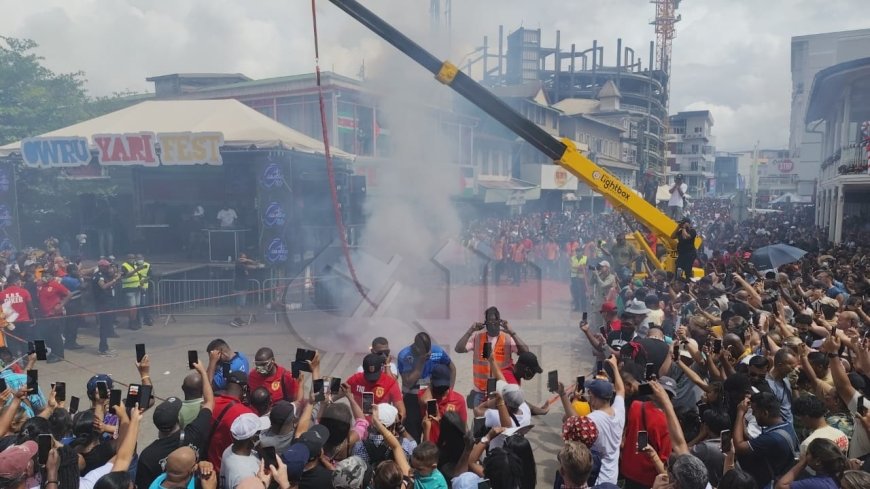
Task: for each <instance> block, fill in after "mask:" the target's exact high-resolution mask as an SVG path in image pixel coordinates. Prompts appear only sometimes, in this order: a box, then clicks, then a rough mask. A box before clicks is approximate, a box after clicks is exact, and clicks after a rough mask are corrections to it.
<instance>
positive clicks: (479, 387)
mask: <svg viewBox="0 0 870 489" xmlns="http://www.w3.org/2000/svg"><path fill="white" fill-rule="evenodd" d="M484 330H485V331H484ZM487 344H488V345H489V346H486V345H487ZM453 349H454V351H455V352H456V353H468V352H469V351H470V352H472V354H473V356H472V375H473V379H474V386H473V387H472V389H471V392H470V393H469V395H468V398H467V402H468V404H469V406H470V407H472V408H473V407H475V406H477V405H478V404H480V403H481V402H483V400H484V399H485V398H486V379H488V378H489V377H492V375H491V372H490V362H489V358H488V357H485V355H484V353H485V351H484V350H486V352H487V353H488V354H489V355H491V356H492V358H493V359H494V361H495V365H496V368H498V369H499V370H503V369H505V368H508V367H509V366H510V365H512V364H513V357H514V354H520V353H523V352H527V351H529V347H528V346H527V345H526V344H525V342H523V340H522V339H520V338H519V336H517V333H516V332H515V331H514V330H513V329H512V328H511V327H510V324H508V322H507V321H505V320H503V319H502V318H501V313H500V312H499V311H498V308H496V307H490V308H488V309H487V310H486V311H485V312H484V322H482V323H474V324H473V325H471V327H470V328H469V329H468V331H466V332H465V334H463V335H462V336H461V337H460V338H459V340H458V341H457V342H456V346H455V347H454V348H453Z"/></svg>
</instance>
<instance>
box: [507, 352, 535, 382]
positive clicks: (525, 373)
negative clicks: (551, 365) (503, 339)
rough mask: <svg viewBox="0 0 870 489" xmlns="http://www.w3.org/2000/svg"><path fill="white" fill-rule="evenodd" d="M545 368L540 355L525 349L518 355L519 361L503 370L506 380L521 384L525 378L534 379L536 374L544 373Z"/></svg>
mask: <svg viewBox="0 0 870 489" xmlns="http://www.w3.org/2000/svg"><path fill="white" fill-rule="evenodd" d="M543 372H544V369H542V368H541V364H540V363H538V357H537V355H535V354H534V353H532V352H530V351H524V352H522V353H520V354H519V355H518V356H517V363H515V364H513V365H508V366H507V367H505V368H503V369H502V370H501V373H502V375H503V376H504V380H505V382H507V383H508V384H516V385H520V383H522V381H523V380H532V379H533V378H534V377H535V374H540V373H543Z"/></svg>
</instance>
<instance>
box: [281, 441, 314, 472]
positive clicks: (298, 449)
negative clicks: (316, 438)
mask: <svg viewBox="0 0 870 489" xmlns="http://www.w3.org/2000/svg"><path fill="white" fill-rule="evenodd" d="M309 458H310V453H309V452H308V446H307V445H305V443H294V444H292V445H290V448H288V449H287V450H284V453H282V454H281V460H283V461H284V464H285V465H287V478H288V479H290V480H291V481H298V480H299V479H301V478H302V472H303V471H304V470H305V464H307V463H308V459H309Z"/></svg>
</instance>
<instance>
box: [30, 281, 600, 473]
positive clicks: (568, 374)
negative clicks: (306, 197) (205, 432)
mask: <svg viewBox="0 0 870 489" xmlns="http://www.w3.org/2000/svg"><path fill="white" fill-rule="evenodd" d="M445 295H448V294H441V295H440V297H444V296H445ZM449 297H450V300H449V302H447V304H449V307H448V308H447V309H448V311H447V312H449V314H424V315H430V316H432V315H434V316H437V318H436V319H425V318H423V319H415V318H406V317H405V316H404V315H402V310H401V309H400V310H399V311H390V312H389V313H385V314H386V315H387V317H377V318H368V319H354V320H347V319H344V318H336V317H335V316H331V315H328V314H323V313H312V312H297V313H294V314H292V315H291V316H290V317H289V318H287V319H285V318H283V317H277V318H276V317H275V314H271V313H267V312H266V311H260V312H259V313H258V321H256V322H255V323H253V324H252V325H251V326H249V327H246V328H241V329H237V328H231V327H230V326H229V324H228V321H229V317H227V316H179V317H177V318H176V321H175V322H170V323H169V324H168V325H166V326H164V325H163V324H162V321H161V323H160V324H159V325H157V326H153V327H150V328H149V327H146V328H143V329H142V330H140V331H129V330H126V329H124V328H119V330H118V332H119V334H120V335H121V338H119V339H114V340H112V341H111V345H112V347H113V348H115V349H116V350H118V352H119V355H118V357H116V358H103V357H99V356H97V355H96V345H97V338H96V337H95V336H94V335H95V333H96V328H94V327H93V326H91V327H89V328H85V329H83V330H82V338H81V339H80V343H82V344H83V345H86V346H87V348H85V349H83V350H78V351H68V352H67V355H66V356H67V360H68V361H67V362H61V363H56V364H52V365H48V364H44V363H42V362H40V364H39V365H38V366H37V368H38V369H39V371H40V374H39V377H40V380H41V381H42V382H43V384H44V385H47V384H48V383H49V382H53V381H65V382H67V391H68V394H67V395H68V396H69V395H78V396H79V397H83V394H84V385H85V382H86V381H87V379H88V378H89V377H90V376H91V375H93V374H94V373H96V372H100V373H108V374H110V375H112V377H113V378H115V379H117V380H118V381H121V382H125V383H128V382H133V381H136V380H138V377H137V373H136V369H135V366H134V361H135V353H134V348H133V346H134V344H135V343H140V342H141V343H146V345H147V350H148V354H149V356H150V357H151V364H152V372H151V376H152V380H153V382H154V384H155V391H154V392H155V395H157V396H160V397H167V396H170V395H176V396H180V395H181V388H180V385H181V380H182V378H183V377H184V376H185V375H186V374H187V373H188V370H187V350H191V349H196V350H199V351H200V358H205V353H204V351H205V347H206V345H207V344H208V342H209V341H211V340H212V339H214V338H218V337H220V338H224V339H225V340H226V341H227V342H228V343H229V344H230V345H231V346H232V347H233V348H234V349H236V350H238V351H242V352H244V353H245V354H246V355H248V357H249V358H251V359H252V357H253V354H254V352H255V351H256V350H257V349H258V348H260V347H262V346H266V345H268V346H270V347H271V348H272V349H273V350H275V352H276V356H277V357H278V359H279V361H281V362H284V364H285V365H286V364H289V361H290V357H291V355H293V354H294V353H295V349H296V348H297V347H298V346H306V345H307V346H314V347H316V348H317V349H319V350H321V351H322V352H323V353H322V356H323V360H322V365H323V367H322V369H323V370H322V371H323V372H324V373H325V374H330V373H334V374H336V375H339V376H341V377H342V378H346V377H347V376H348V375H350V374H351V373H353V372H354V371H355V370H356V368H357V367H358V366H359V365H360V364H361V362H362V357H363V356H364V354H365V352H366V350H367V348H368V346H369V344H370V341H371V339H372V338H373V337H375V336H385V337H387V338H388V339H389V340H390V342H391V346H392V351H393V355H394V356H395V355H396V354H397V353H398V351H399V349H401V347H403V346H405V345H408V344H410V342H411V339H412V338H413V336H414V335H415V334H416V333H417V332H418V331H420V330H421V329H425V330H427V331H429V332H430V333H431V334H432V336H433V338H434V339H435V341H436V342H437V343H438V344H440V345H442V346H443V347H445V348H446V349H448V351H450V352H452V351H453V344H455V342H456V340H457V339H458V338H459V337H460V336H461V335H462V333H463V332H464V331H465V330H466V329H467V328H468V326H469V325H470V324H471V323H472V322H474V321H477V320H480V317H481V316H482V311H483V309H485V307H486V305H489V304H496V305H497V306H499V308H500V309H501V310H502V311H503V317H504V318H505V319H508V320H509V321H510V322H511V325H512V326H513V328H514V329H515V330H516V331H517V332H518V333H519V335H520V336H521V337H522V338H523V339H524V340H525V341H526V342H527V343H528V344H529V345H530V347H531V349H532V351H534V352H535V353H536V354H537V355H538V357H539V359H540V361H541V364H542V366H543V368H544V371H545V372H546V371H548V370H558V371H559V373H560V378H562V379H566V380H569V379H573V378H574V377H575V376H576V375H579V374H581V373H582V374H588V373H589V371H590V370H591V369H592V366H593V364H594V358H593V357H592V354H591V349H590V347H589V345H588V343H587V342H586V340H585V338H583V339H581V336H582V335H581V334H580V332H579V330H578V328H577V321H578V320H579V315H578V314H576V313H574V314H572V313H571V312H570V311H569V307H568V305H569V302H568V295H567V284H563V283H559V282H549V281H544V282H541V283H540V284H538V283H524V284H522V285H521V286H520V287H514V286H510V285H503V286H499V287H491V288H490V289H489V290H482V288H481V287H473V286H460V287H455V288H453V289H452V290H451V294H449ZM490 301H491V302H490ZM442 312H443V311H442ZM389 316H393V317H389ZM447 317H450V319H447ZM288 320H289V321H288ZM451 356H452V357H453V358H454V361H455V362H456V365H457V370H458V372H459V376H458V379H457V386H456V390H457V391H458V392H461V393H463V394H465V393H467V392H468V391H469V389H470V388H471V358H470V354H464V355H459V354H455V353H452V355H451ZM545 375H546V373H545V374H544V375H543V376H538V377H536V378H535V379H534V380H533V381H531V382H527V383H524V385H523V390H524V392H525V394H526V398H527V400H528V401H529V402H533V403H535V404H538V405H540V404H542V403H543V402H544V401H545V400H546V399H547V398H548V397H550V395H549V393H547V392H546V378H545ZM569 381H570V380H569ZM151 412H153V410H151V411H149V414H147V415H146V419H145V424H144V426H143V430H142V432H141V435H140V440H142V441H148V440H151V439H153V438H154V437H155V436H156V430H155V428H154V425H153V424H152V422H151V416H150V413H151ZM561 418H562V410H561V407H560V405H558V404H557V405H555V406H554V409H553V412H552V413H550V414H548V415H547V416H542V417H538V418H536V419H535V421H534V424H535V425H536V426H535V429H533V430H532V432H531V434H530V435H529V438H530V439H531V440H532V442H533V445H534V448H535V454H536V457H537V462H538V466H539V473H538V480H539V481H540V483H541V484H542V485H541V487H545V486H546V485H549V484H552V480H553V476H554V473H555V470H556V453H557V451H558V449H559V447H560V441H559V440H560V428H561Z"/></svg>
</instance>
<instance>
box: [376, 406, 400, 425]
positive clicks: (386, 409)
mask: <svg viewBox="0 0 870 489" xmlns="http://www.w3.org/2000/svg"><path fill="white" fill-rule="evenodd" d="M398 416H399V410H398V409H396V408H395V407H394V406H393V405H392V404H387V403H385V402H384V403H381V404H378V419H380V420H381V424H382V425H384V426H386V427H388V428H389V427H390V426H393V424H394V423H395V422H396V418H397V417H398Z"/></svg>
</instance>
